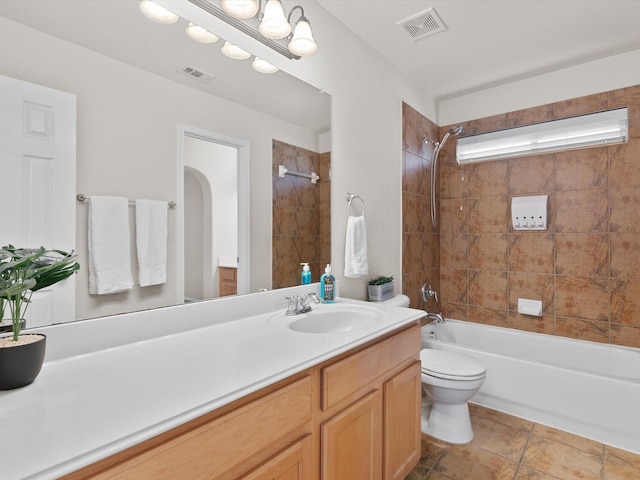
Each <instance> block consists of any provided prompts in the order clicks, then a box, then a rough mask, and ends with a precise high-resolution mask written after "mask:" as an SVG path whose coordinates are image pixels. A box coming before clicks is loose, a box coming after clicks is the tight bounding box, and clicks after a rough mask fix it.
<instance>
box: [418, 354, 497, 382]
mask: <svg viewBox="0 0 640 480" xmlns="http://www.w3.org/2000/svg"><path fill="white" fill-rule="evenodd" d="M420 363H421V364H422V365H421V366H422V373H424V374H425V375H430V376H432V377H436V378H442V379H445V380H458V381H471V380H478V379H480V378H484V377H485V375H486V368H485V366H484V365H483V364H482V363H480V362H479V361H477V360H476V359H474V358H471V357H468V356H466V355H460V354H456V353H452V352H447V351H444V350H434V349H431V348H425V349H423V350H421V351H420Z"/></svg>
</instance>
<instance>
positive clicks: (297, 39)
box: [288, 17, 318, 57]
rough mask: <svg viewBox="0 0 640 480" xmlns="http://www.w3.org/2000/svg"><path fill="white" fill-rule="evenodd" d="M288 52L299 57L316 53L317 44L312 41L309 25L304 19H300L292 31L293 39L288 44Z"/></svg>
mask: <svg viewBox="0 0 640 480" xmlns="http://www.w3.org/2000/svg"><path fill="white" fill-rule="evenodd" d="M288 48H289V51H290V52H291V53H293V54H295V55H300V56H301V57H307V56H309V55H313V54H314V53H316V52H317V51H318V44H317V43H316V42H315V40H314V39H313V34H312V33H311V25H309V21H308V20H307V19H306V17H300V18H299V19H298V22H297V23H296V28H295V30H294V31H293V38H292V39H291V41H290V42H289V46H288Z"/></svg>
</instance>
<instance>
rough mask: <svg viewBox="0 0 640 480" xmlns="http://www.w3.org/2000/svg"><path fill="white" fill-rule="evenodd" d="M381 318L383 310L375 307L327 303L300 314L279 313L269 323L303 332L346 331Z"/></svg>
mask: <svg viewBox="0 0 640 480" xmlns="http://www.w3.org/2000/svg"><path fill="white" fill-rule="evenodd" d="M381 319H382V312H381V311H380V310H376V309H374V308H367V307H361V306H353V305H327V306H322V307H317V308H314V309H313V310H311V311H310V312H307V313H301V314H298V315H291V316H289V315H285V314H284V313H279V314H277V315H274V316H273V317H271V318H270V319H269V323H271V324H272V325H273V326H274V327H277V326H286V327H287V328H289V329H290V330H293V331H296V332H301V333H344V332H350V331H352V330H358V329H360V328H365V327H370V326H372V325H373V324H375V323H376V322H378V321H379V320H381Z"/></svg>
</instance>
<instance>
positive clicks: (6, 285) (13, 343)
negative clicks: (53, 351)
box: [0, 245, 80, 390]
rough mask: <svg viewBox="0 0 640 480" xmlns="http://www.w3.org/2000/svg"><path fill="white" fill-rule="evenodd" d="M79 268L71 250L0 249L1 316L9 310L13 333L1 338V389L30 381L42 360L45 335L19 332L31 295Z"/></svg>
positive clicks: (18, 385)
mask: <svg viewBox="0 0 640 480" xmlns="http://www.w3.org/2000/svg"><path fill="white" fill-rule="evenodd" d="M79 268H80V265H79V264H78V263H77V262H76V255H75V254H74V253H73V252H71V253H67V252H63V251H62V250H47V249H45V248H44V247H40V248H38V249H33V248H16V247H14V246H13V245H7V246H4V247H2V248H1V249H0V319H1V318H4V314H5V312H6V311H7V310H8V311H9V312H10V316H11V330H12V335H10V336H7V337H3V338H0V390H9V389H13V388H18V387H22V386H25V385H28V384H30V383H31V382H33V381H34V380H35V378H36V377H37V376H38V373H40V369H41V368H42V363H43V362H44V353H45V347H46V337H45V335H42V334H28V335H20V331H21V329H22V326H23V324H24V318H25V313H26V311H27V308H28V307H29V303H30V302H31V295H32V294H33V292H35V291H38V290H40V289H42V288H46V287H49V286H51V285H53V284H55V283H58V282H60V281H62V280H64V279H65V278H67V277H69V276H71V275H72V274H73V273H75V272H76V271H77V270H78V269H79Z"/></svg>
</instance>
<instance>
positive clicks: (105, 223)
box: [89, 196, 133, 295]
mask: <svg viewBox="0 0 640 480" xmlns="http://www.w3.org/2000/svg"><path fill="white" fill-rule="evenodd" d="M130 243H131V240H130V236H129V201H128V200H127V199H126V198H122V197H95V196H92V197H91V199H90V201H89V293H91V294H94V295H96V294H97V295H104V294H107V293H118V292H123V291H126V290H131V289H132V288H133V280H132V278H131V252H130Z"/></svg>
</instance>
